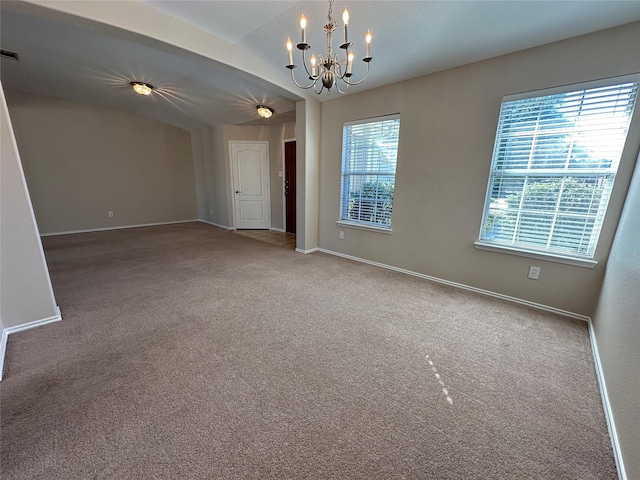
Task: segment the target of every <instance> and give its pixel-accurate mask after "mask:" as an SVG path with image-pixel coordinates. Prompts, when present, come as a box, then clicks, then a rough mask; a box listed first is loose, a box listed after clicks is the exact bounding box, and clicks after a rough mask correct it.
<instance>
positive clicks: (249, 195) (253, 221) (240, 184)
mask: <svg viewBox="0 0 640 480" xmlns="http://www.w3.org/2000/svg"><path fill="white" fill-rule="evenodd" d="M230 144H231V169H232V175H233V191H234V194H233V195H234V211H235V217H236V218H235V220H236V228H239V229H241V228H254V229H264V228H267V229H268V228H271V215H270V212H271V204H270V197H269V144H268V143H267V142H230Z"/></svg>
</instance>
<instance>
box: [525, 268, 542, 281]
mask: <svg viewBox="0 0 640 480" xmlns="http://www.w3.org/2000/svg"><path fill="white" fill-rule="evenodd" d="M527 277H529V278H530V279H532V280H538V278H539V277H540V267H534V266H533V265H532V266H530V267H529V275H527Z"/></svg>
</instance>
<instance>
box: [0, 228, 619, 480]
mask: <svg viewBox="0 0 640 480" xmlns="http://www.w3.org/2000/svg"><path fill="white" fill-rule="evenodd" d="M44 244H45V249H46V255H47V259H48V262H49V266H50V268H51V272H52V280H53V284H54V289H55V292H56V295H57V299H58V302H59V304H60V307H61V308H62V312H63V316H64V320H63V321H62V322H59V323H56V324H51V325H48V326H45V327H41V328H38V329H34V330H30V331H26V332H21V333H17V334H14V335H11V336H10V338H9V342H8V351H7V360H6V370H5V379H4V380H3V382H2V384H1V386H0V396H1V432H0V434H1V450H2V452H1V453H2V464H1V468H2V470H1V478H2V480H9V479H88V478H109V479H138V478H145V479H156V478H167V479H168V478H176V479H328V478H333V479H401V478H408V479H465V480H467V479H554V480H555V479H580V480H585V479H615V478H616V470H615V464H614V460H613V456H612V451H611V447H610V441H609V437H608V434H607V428H606V425H605V420H604V416H603V411H602V406H601V401H600V396H599V393H598V387H597V384H596V377H595V373H594V364H593V359H592V356H591V350H590V346H589V339H588V332H587V328H586V325H585V324H584V323H581V322H576V321H572V320H567V319H564V318H560V317H557V316H554V315H550V314H547V313H543V312H540V311H536V310H532V309H529V308H525V307H522V306H518V305H515V304H510V303H506V302H502V301H498V300H495V299H491V298H487V297H483V296H479V295H475V294H472V293H469V292H465V291H462V290H457V289H453V288H449V287H446V286H442V285H438V284H433V283H430V282H427V281H424V280H421V279H417V278H413V277H410V276H405V275H402V274H399V273H395V272H391V271H387V270H383V269H379V268H376V267H373V266H370V265H364V264H359V263H355V262H351V261H348V260H345V259H341V258H337V257H333V256H330V255H326V254H322V253H314V254H311V255H302V254H299V253H295V252H294V251H291V250H288V249H284V248H278V247H275V246H273V245H269V244H267V243H260V242H256V241H254V240H252V239H248V238H244V237H243V236H241V235H236V234H233V233H232V232H229V231H225V230H222V229H218V228H216V227H213V226H210V225H207V224H199V223H193V224H182V225H168V226H160V227H150V228H139V229H131V230H119V231H110V232H99V233H87V234H78V235H68V236H59V237H47V238H45V240H44Z"/></svg>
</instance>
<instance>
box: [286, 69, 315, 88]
mask: <svg viewBox="0 0 640 480" xmlns="http://www.w3.org/2000/svg"><path fill="white" fill-rule="evenodd" d="M290 70H291V80H293V83H295V84H296V86H297V87H299V88H302V89H303V90H308V89H310V88H311V87H313V86H315V84H316V83H317V81H318V79H317V78H316V79H315V80H314V81H313V83H312V84H311V85H309V86H306V87H305V86H304V85H300V84H299V83H298V82H297V80H296V77H295V76H294V75H293V68H291V69H290ZM314 90H315V88H314Z"/></svg>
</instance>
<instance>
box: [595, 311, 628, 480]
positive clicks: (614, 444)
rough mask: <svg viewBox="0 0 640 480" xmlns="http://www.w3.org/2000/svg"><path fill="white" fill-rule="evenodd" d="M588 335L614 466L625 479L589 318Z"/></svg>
mask: <svg viewBox="0 0 640 480" xmlns="http://www.w3.org/2000/svg"><path fill="white" fill-rule="evenodd" d="M589 337H590V339H591V350H592V352H593V361H594V363H595V367H596V377H597V378H598V386H599V387H600V397H601V398H602V406H603V408H604V417H605V419H606V420H607V428H608V429H609V437H610V438H611V447H612V448H613V458H614V459H615V461H616V467H618V478H619V479H620V480H627V473H626V471H625V468H624V459H623V457H622V450H621V449H620V442H619V441H618V432H617V430H616V423H615V422H614V420H613V410H612V409H611V404H610V403H609V394H608V393H607V384H606V382H605V379H604V371H603V370H602V363H601V362H600V354H599V353H598V342H597V341H596V335H595V332H594V331H593V324H592V322H591V319H589Z"/></svg>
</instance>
